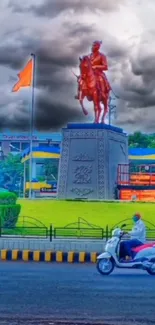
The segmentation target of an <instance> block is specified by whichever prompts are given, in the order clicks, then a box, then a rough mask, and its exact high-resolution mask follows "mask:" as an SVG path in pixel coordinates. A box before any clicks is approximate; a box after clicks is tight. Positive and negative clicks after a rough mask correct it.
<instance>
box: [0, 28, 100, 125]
mask: <svg viewBox="0 0 155 325" xmlns="http://www.w3.org/2000/svg"><path fill="white" fill-rule="evenodd" d="M82 31H84V33H83V34H82V35H81V33H82ZM93 31H94V30H93V27H92V26H90V27H88V26H85V25H82V24H74V23H73V24H71V23H69V24H68V25H66V24H64V26H63V35H62V34H61V35H60V38H59V39H57V40H56V39H55V40H52V41H51V42H49V41H45V40H43V41H40V40H38V39H35V40H34V39H33V38H32V37H31V36H29V37H27V38H24V39H23V40H22V37H21V39H20V42H19V43H18V42H17V43H16V42H14V43H12V45H10V46H8V45H6V46H0V64H1V65H3V66H7V67H10V68H13V69H15V71H16V73H17V72H18V71H20V69H22V68H23V66H24V64H25V63H26V62H27V59H28V57H29V54H30V53H31V52H34V53H35V54H36V78H35V79H36V88H38V89H40V90H41V92H42V95H41V96H38V95H37V93H36V127H37V129H40V130H45V129H46V130H48V129H51V128H52V129H56V128H61V127H62V126H64V125H66V123H67V122H69V121H75V120H77V121H81V120H82V118H84V116H83V115H82V113H81V107H80V105H79V103H78V102H77V101H76V100H74V95H75V92H76V89H75V88H76V87H77V82H76V78H75V77H74V76H73V75H72V72H71V68H72V67H73V66H75V65H77V63H78V58H79V55H81V53H83V52H85V51H87V48H88V45H90V40H91V39H92V40H93ZM79 35H81V38H80V37H79ZM75 38H77V42H76V41H75ZM65 39H66V44H64V43H63V42H64V40H65ZM72 39H74V42H71V43H72V44H71V45H70V41H72ZM88 39H89V41H88ZM22 42H23V43H22ZM18 44H19V45H18ZM25 58H27V59H26V61H25ZM13 79H14V80H12V84H14V83H15V82H16V81H17V79H15V78H13ZM68 99H70V102H72V104H68ZM18 109H19V110H20V111H21V112H22V111H23V107H18ZM28 120H29V116H28V114H26V115H24V114H23V115H22V114H21V115H20V116H19V117H18V113H17V116H15V118H13V119H8V117H7V116H3V119H2V120H1V122H0V127H1V128H2V127H6V126H8V127H9V128H13V129H18V128H19V129H21V130H22V129H27V128H29V124H28ZM7 123H8V125H7Z"/></svg>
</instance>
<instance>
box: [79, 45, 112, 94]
mask: <svg viewBox="0 0 155 325" xmlns="http://www.w3.org/2000/svg"><path fill="white" fill-rule="evenodd" d="M101 44H102V42H100V41H95V42H94V43H93V45H92V53H91V54H90V55H89V59H90V62H91V66H92V68H93V70H94V74H95V76H96V83H97V87H98V89H99V92H100V93H101V95H102V94H103V93H107V97H108V94H109V91H110V90H111V86H110V84H109V82H108V80H107V77H106V75H105V73H104V71H107V70H108V64H107V58H106V56H105V55H104V54H103V53H100V52H99V49H100V46H101ZM83 87H84V88H85V87H86V85H85V81H84V80H83V79H82V78H81V76H80V77H79V78H78V95H77V96H75V98H76V99H79V98H80V91H81V89H82V88H83Z"/></svg>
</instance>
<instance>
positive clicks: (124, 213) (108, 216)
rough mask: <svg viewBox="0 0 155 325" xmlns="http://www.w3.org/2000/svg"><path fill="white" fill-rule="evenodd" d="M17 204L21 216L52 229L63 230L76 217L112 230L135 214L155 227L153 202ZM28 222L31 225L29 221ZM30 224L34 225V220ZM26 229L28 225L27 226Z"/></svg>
mask: <svg viewBox="0 0 155 325" xmlns="http://www.w3.org/2000/svg"><path fill="white" fill-rule="evenodd" d="M18 202H19V203H20V204H21V206H22V208H21V214H20V216H21V217H23V216H25V217H32V218H36V219H37V220H39V221H41V222H42V223H43V224H44V225H45V226H47V227H49V225H50V224H52V225H53V226H54V227H64V226H66V225H67V224H69V223H74V222H77V221H78V218H84V219H85V220H86V221H87V222H89V223H91V224H94V225H96V226H99V227H102V228H104V227H105V226H106V225H107V224H108V225H109V227H113V226H114V225H115V224H116V223H118V222H120V221H122V220H123V219H126V218H131V217H132V216H133V214H134V213H135V212H139V213H140V214H141V215H142V217H143V219H144V220H146V221H149V222H152V223H153V224H155V204H153V203H113V202H112V203H106V202H72V201H56V200H34V201H33V200H32V201H29V200H18ZM20 219H21V218H20ZM25 220H28V219H25ZM30 221H31V222H32V220H31V219H30ZM33 223H35V222H34V221H33ZM36 223H37V222H36ZM37 225H38V224H37ZM25 226H26V225H25ZM27 226H30V225H28V224H27Z"/></svg>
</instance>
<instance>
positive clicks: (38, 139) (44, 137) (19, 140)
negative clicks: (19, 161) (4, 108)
mask: <svg viewBox="0 0 155 325" xmlns="http://www.w3.org/2000/svg"><path fill="white" fill-rule="evenodd" d="M60 143H61V133H40V132H34V135H33V146H34V147H37V146H44V147H46V146H50V145H52V146H55V147H58V148H59V147H60ZM29 146H30V136H29V134H28V132H20V133H13V132H9V131H6V132H3V133H0V151H1V152H3V155H4V156H7V155H8V154H9V153H10V152H11V153H13V154H17V153H19V152H21V151H23V150H25V149H26V148H28V147H29Z"/></svg>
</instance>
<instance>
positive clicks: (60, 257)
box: [0, 249, 98, 263]
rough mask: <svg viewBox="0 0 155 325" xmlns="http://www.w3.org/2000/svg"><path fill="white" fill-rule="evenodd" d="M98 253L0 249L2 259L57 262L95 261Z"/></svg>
mask: <svg viewBox="0 0 155 325" xmlns="http://www.w3.org/2000/svg"><path fill="white" fill-rule="evenodd" d="M97 255H98V253H96V252H94V253H86V252H67V253H64V252H61V251H57V252H52V251H46V252H43V251H31V250H6V249H3V250H1V251H0V259H1V261H34V262H57V263H95V262H96V258H97Z"/></svg>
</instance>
